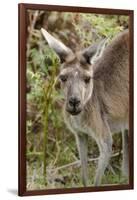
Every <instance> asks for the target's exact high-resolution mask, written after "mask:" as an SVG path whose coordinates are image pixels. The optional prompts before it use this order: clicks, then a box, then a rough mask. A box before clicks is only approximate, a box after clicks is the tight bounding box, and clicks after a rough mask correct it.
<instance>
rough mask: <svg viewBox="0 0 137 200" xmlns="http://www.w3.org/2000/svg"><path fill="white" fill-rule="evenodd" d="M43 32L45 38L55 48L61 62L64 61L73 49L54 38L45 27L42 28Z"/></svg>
mask: <svg viewBox="0 0 137 200" xmlns="http://www.w3.org/2000/svg"><path fill="white" fill-rule="evenodd" d="M41 32H42V34H43V36H44V38H45V39H46V40H47V42H48V44H49V46H50V47H51V48H52V49H54V51H55V52H56V53H57V54H58V56H59V58H60V60H61V62H64V61H65V59H66V57H67V56H68V55H69V54H72V51H71V49H69V48H68V47H66V46H65V45H64V44H63V43H62V42H60V41H59V40H57V39H56V38H54V37H53V36H52V35H50V34H49V33H48V32H47V31H46V30H45V29H43V28H41Z"/></svg>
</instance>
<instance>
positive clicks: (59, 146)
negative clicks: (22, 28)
mask: <svg viewBox="0 0 137 200" xmlns="http://www.w3.org/2000/svg"><path fill="white" fill-rule="evenodd" d="M27 20H28V27H27V31H28V38H27V127H26V130H27V152H26V154H27V189H28V190H34V189H46V188H64V187H65V188H67V187H68V188H69V187H80V186H82V183H81V175H80V162H79V156H78V152H77V148H76V143H75V139H74V136H73V135H72V133H71V132H70V131H69V130H68V129H67V128H66V126H65V124H64V121H63V117H62V115H61V110H62V105H63V97H62V94H61V90H60V86H59V84H58V82H56V76H57V74H58V72H59V58H58V57H57V55H56V54H55V53H54V52H53V51H52V50H51V49H50V48H49V46H48V44H47V43H46V41H45V40H44V39H43V37H42V35H41V32H40V28H41V27H44V28H45V29H46V30H48V31H49V32H51V33H52V35H53V36H55V37H56V38H58V39H60V40H61V41H63V42H64V43H65V44H66V45H68V46H69V47H70V48H72V49H73V50H76V49H80V48H84V47H87V46H89V45H90V44H91V43H93V42H95V41H96V40H100V39H102V38H104V37H107V38H109V39H110V40H111V39H112V38H113V37H114V36H115V35H116V34H117V33H118V32H120V31H122V30H123V29H126V28H128V17H126V16H118V15H96V14H83V13H67V12H47V11H38V10H29V11H28V13H27ZM114 140H115V143H114V145H113V152H114V154H113V157H112V159H111V163H110V165H109V167H108V168H107V170H106V172H105V175H104V177H103V184H119V183H121V184H122V183H126V181H127V180H125V179H124V177H122V176H121V173H120V164H121V136H120V134H116V135H115V137H114ZM98 155H99V152H98V148H97V145H96V143H95V142H94V140H92V139H91V138H90V139H89V154H88V156H89V159H90V160H89V171H90V183H91V184H92V183H93V177H94V174H95V168H96V161H97V157H98Z"/></svg>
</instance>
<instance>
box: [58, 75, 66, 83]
mask: <svg viewBox="0 0 137 200" xmlns="http://www.w3.org/2000/svg"><path fill="white" fill-rule="evenodd" d="M59 78H60V80H61V81H62V82H66V81H67V78H68V77H67V76H66V75H60V76H59Z"/></svg>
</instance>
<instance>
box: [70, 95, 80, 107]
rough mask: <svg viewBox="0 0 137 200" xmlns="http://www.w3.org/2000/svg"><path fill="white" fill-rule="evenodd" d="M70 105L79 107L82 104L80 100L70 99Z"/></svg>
mask: <svg viewBox="0 0 137 200" xmlns="http://www.w3.org/2000/svg"><path fill="white" fill-rule="evenodd" d="M69 104H70V105H71V106H78V105H79V104H80V100H79V99H78V98H76V97H70V99H69Z"/></svg>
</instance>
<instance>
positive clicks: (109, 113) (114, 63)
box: [41, 28, 129, 186]
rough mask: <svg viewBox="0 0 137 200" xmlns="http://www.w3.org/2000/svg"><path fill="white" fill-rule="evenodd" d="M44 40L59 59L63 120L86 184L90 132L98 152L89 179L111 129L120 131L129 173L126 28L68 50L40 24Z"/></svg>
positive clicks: (101, 167) (106, 151)
mask: <svg viewBox="0 0 137 200" xmlns="http://www.w3.org/2000/svg"><path fill="white" fill-rule="evenodd" d="M41 31H42V34H43V36H44V38H45V39H46V40H47V42H48V44H49V46H50V47H51V48H52V49H53V50H54V51H55V52H56V54H57V55H58V56H59V58H60V61H61V67H60V74H59V79H60V81H61V88H62V91H63V93H64V108H63V115H64V119H65V123H66V125H67V126H68V128H69V129H70V130H71V132H72V133H73V134H74V136H75V138H76V143H77V147H78V152H79V156H80V160H81V174H82V182H83V185H84V186H88V185H89V183H88V166H87V162H88V158H87V147H88V146H87V142H88V136H91V137H92V138H93V139H94V140H95V141H96V143H97V145H98V148H99V152H100V156H99V160H98V167H97V170H96V174H95V179H94V185H95V186H99V185H101V180H102V176H103V174H104V171H105V169H106V167H107V166H108V163H109V160H110V157H111V154H112V142H113V141H112V134H113V133H118V132H121V133H122V139H123V142H122V143H123V161H122V171H123V174H124V175H126V176H127V177H128V171H129V165H128V163H129V160H128V134H127V131H125V130H128V120H129V117H128V115H129V31H128V30H125V31H123V32H121V33H119V34H118V35H117V36H116V37H114V38H113V39H112V41H111V42H110V44H108V45H107V46H106V43H107V42H106V40H105V39H104V40H102V41H100V42H97V43H95V44H93V45H91V46H89V47H88V48H85V49H83V50H81V51H78V52H73V51H72V50H71V49H70V48H69V47H67V46H66V45H64V44H63V43H62V42H61V41H59V40H57V39H56V38H54V37H53V36H52V35H51V34H49V33H48V32H47V31H46V30H45V29H43V28H42V29H41Z"/></svg>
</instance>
